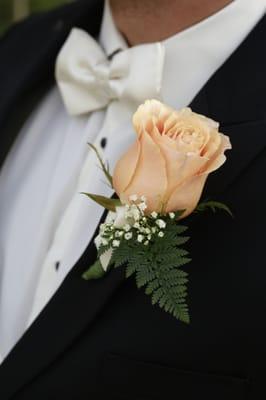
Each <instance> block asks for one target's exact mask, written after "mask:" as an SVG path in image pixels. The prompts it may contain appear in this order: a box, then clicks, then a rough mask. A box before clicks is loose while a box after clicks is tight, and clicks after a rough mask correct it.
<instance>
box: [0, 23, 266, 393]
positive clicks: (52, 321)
mask: <svg viewBox="0 0 266 400" xmlns="http://www.w3.org/2000/svg"><path fill="white" fill-rule="evenodd" d="M263 24H264V25H263V26H264V28H265V22H264V23H263ZM260 30H262V29H261V28H260V26H258V28H256V29H255V31H254V32H256V31H257V32H258V34H257V37H256V40H258V41H259V42H260V43H263V41H260V40H261V38H260ZM264 31H265V29H264ZM252 35H254V33H252ZM255 36H256V35H255ZM247 40H248V44H246V42H245V43H244V44H243V45H242V46H244V47H247V49H246V50H245V51H243V50H241V49H238V50H237V52H236V53H235V54H234V55H233V56H232V57H231V58H230V60H229V61H228V63H229V66H228V65H227V63H226V64H225V66H223V67H222V68H221V69H220V70H219V71H218V72H217V73H216V74H215V75H214V76H213V77H212V78H211V79H210V81H209V82H208V83H207V85H206V86H205V87H204V88H203V89H202V90H201V92H200V93H199V94H198V95H197V96H196V98H195V99H194V100H193V102H192V104H191V107H192V108H193V109H194V111H196V112H199V113H202V114H206V115H208V116H210V117H211V118H215V119H217V120H221V121H222V125H223V127H224V128H226V130H225V133H228V134H229V135H230V137H231V140H232V142H233V145H234V151H233V152H231V155H230V157H229V160H228V164H227V165H229V167H227V169H226V168H224V169H222V170H223V172H221V175H218V173H217V174H214V178H213V180H212V181H211V180H210V183H209V184H208V187H207V188H208V189H207V193H215V194H216V193H218V192H219V191H220V190H221V187H220V182H221V180H222V181H223V182H224V185H223V187H224V188H225V187H226V186H227V185H228V184H229V183H232V179H233V180H234V179H236V178H237V177H238V176H239V174H240V173H241V172H242V171H243V170H244V169H245V168H246V167H247V166H248V165H249V163H250V162H251V161H252V159H254V157H256V156H257V155H258V154H259V153H260V152H261V151H262V149H263V148H264V147H265V145H266V138H265V135H263V134H262V130H261V129H254V131H253V130H252V131H251V129H249V128H252V124H255V125H256V124H259V126H260V127H262V125H261V124H264V126H265V123H264V122H261V124H260V123H258V122H256V121H258V120H261V121H263V120H264V118H265V115H264V114H263V115H258V113H257V108H256V107H252V106H251V103H252V101H253V99H251V100H252V101H251V100H250V98H248V96H245V99H243V98H242V94H243V87H241V85H242V84H243V80H244V79H247V76H244V75H245V74H244V73H243V78H242V77H240V78H241V79H239V76H238V74H237V70H238V68H239V65H240V66H242V65H243V64H239V62H242V61H243V56H244V55H245V57H247V56H249V54H250V52H252V53H253V52H254V54H253V57H255V58H254V59H253V60H254V65H255V66H256V67H257V66H258V64H257V63H258V62H259V61H258V60H257V58H258V54H257V52H256V51H253V49H252V40H250V39H249V38H248V39H247ZM256 40H255V39H253V41H256ZM61 41H62V37H61ZM61 44H62V43H61V42H60V44H59V40H58V44H57V46H55V47H56V51H55V48H54V50H53V51H54V57H53V59H54V58H55V56H56V52H57V51H58V48H59V47H60V45H61ZM242 46H241V47H242ZM245 53H246V54H245ZM263 61H264V68H265V59H264V60H263ZM255 66H254V68H255ZM248 73H249V71H248ZM232 75H233V76H235V79H236V80H238V79H239V82H238V83H237V84H235V86H231V87H230V84H228V83H227V82H226V81H225V80H226V79H229V78H231V82H232V80H233V78H232ZM263 76H264V73H263V74H262V75H260V79H262V78H263ZM247 82H248V80H247V81H246V85H247ZM224 85H225V86H226V89H227V90H225V88H224ZM215 86H216V88H215ZM249 86H250V85H249ZM247 89H249V87H248V88H247ZM264 89H265V88H264ZM235 90H239V94H237V93H233V92H234V91H235ZM264 93H265V91H264ZM264 93H263V96H261V91H260V90H259V91H258V93H257V94H256V96H258V99H259V100H258V101H262V99H264ZM233 95H234V99H232V96H233ZM227 96H231V97H230V99H231V100H230V101H231V102H232V105H231V106H230V107H228V108H225V107H224V102H227V101H228V99H227ZM246 100H247V101H248V102H249V104H250V107H251V108H249V107H247V106H246V107H245V109H247V108H248V109H249V113H243V112H242V111H241V110H242V105H243V102H244V101H246ZM219 104H220V105H219ZM232 107H233V108H232ZM234 110H235V111H236V113H235V114H234ZM234 115H236V116H237V120H236V121H235V120H234V119H233V117H234ZM219 117H221V118H219ZM261 117H263V118H261ZM248 120H251V121H252V122H248ZM229 124H230V125H231V126H230V127H229ZM249 124H251V126H250V125H249ZM256 128H257V126H256ZM222 130H223V129H222ZM240 134H241V138H240ZM251 135H252V138H251ZM251 139H252V140H251ZM250 142H252V143H250ZM255 142H256V143H255ZM247 144H248V145H249V146H247ZM246 147H247V148H246ZM222 170H221V171H222ZM217 181H219V183H216V182H217ZM217 189H218V190H217ZM219 189H220V190H219ZM95 257H96V249H95V247H94V243H93V241H92V242H91V243H90V245H89V246H88V248H87V249H86V251H85V253H84V254H83V255H82V257H81V259H80V260H79V262H78V263H77V265H76V266H75V267H74V268H73V269H72V271H71V272H70V273H69V274H68V276H67V277H66V279H65V281H64V282H63V284H62V286H61V287H60V288H59V290H58V291H57V293H56V294H55V295H54V297H53V298H52V299H51V301H50V302H49V303H48V305H47V306H46V307H45V309H44V310H43V311H42V313H41V314H40V316H39V317H38V318H37V320H36V321H35V322H34V323H33V325H32V326H31V327H30V329H29V330H28V331H27V332H26V334H25V335H24V336H23V338H22V339H21V340H20V341H19V343H18V344H17V345H16V347H15V348H14V349H13V351H12V352H11V353H10V355H9V356H8V358H7V359H6V360H5V362H4V363H3V365H2V367H1V368H0V379H1V382H2V385H1V387H0V397H1V396H2V397H3V398H9V397H10V396H12V395H13V394H14V393H16V392H17V391H18V390H20V389H22V387H23V386H25V385H26V384H27V383H29V382H30V381H32V380H33V379H34V378H35V377H36V376H37V375H39V374H40V373H41V372H42V371H43V370H44V369H46V368H48V366H49V364H50V363H51V362H52V361H54V360H55V359H56V358H58V357H59V356H60V355H62V354H63V353H64V352H65V351H66V350H67V348H69V347H70V346H71V345H72V344H73V343H74V342H75V340H77V339H78V337H79V336H80V335H81V334H82V332H84V331H85V330H87V329H89V328H90V326H91V325H92V324H93V323H94V322H95V319H96V318H97V316H98V315H99V314H100V313H101V312H103V311H104V307H105V306H106V304H107V303H108V302H110V299H111V297H112V296H113V295H114V294H115V292H116V291H117V290H118V288H119V286H120V285H121V284H122V282H123V280H124V273H123V268H120V269H117V270H113V271H111V272H110V273H109V274H107V275H106V276H105V277H104V278H103V279H101V280H99V281H90V282H86V281H83V280H82V279H81V274H82V272H83V271H84V270H85V269H86V268H87V267H88V266H89V265H90V264H91V263H92V262H93V261H94V259H95ZM10 382H12V383H10Z"/></svg>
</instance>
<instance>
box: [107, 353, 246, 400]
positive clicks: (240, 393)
mask: <svg viewBox="0 0 266 400" xmlns="http://www.w3.org/2000/svg"><path fill="white" fill-rule="evenodd" d="M101 382H102V384H103V387H104V390H106V392H107V393H108V398H109V399H110V398H111V399H117V400H119V399H121V400H122V399H123V400H151V399H157V400H168V399H171V400H175V399H177V400H179V399H184V400H195V399H197V398H200V399H204V400H243V399H246V392H247V386H248V381H247V379H245V378H238V377H233V376H223V375H216V374H208V373H200V372H199V373H197V372H191V371H182V370H178V369H175V368H171V367H165V366H161V365H157V364H149V363H145V362H140V361H135V360H131V359H127V358H124V357H121V356H117V355H108V356H107V357H106V359H105V361H104V366H103V370H102V377H101ZM110 396H111V397H110ZM112 396H113V397H112Z"/></svg>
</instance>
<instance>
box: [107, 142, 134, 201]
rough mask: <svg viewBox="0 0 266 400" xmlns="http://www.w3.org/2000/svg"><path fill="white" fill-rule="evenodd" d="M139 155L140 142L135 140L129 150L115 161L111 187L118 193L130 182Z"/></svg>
mask: <svg viewBox="0 0 266 400" xmlns="http://www.w3.org/2000/svg"><path fill="white" fill-rule="evenodd" d="M139 156H140V144H139V141H138V140H136V141H135V142H134V143H133V145H132V146H131V147H130V148H129V150H128V151H127V152H126V153H125V154H124V155H123V156H122V157H121V158H120V160H119V161H118V162H117V163H116V166H115V169H114V174H113V187H114V189H115V191H116V193H117V194H118V196H119V195H120V193H122V192H123V191H124V190H125V189H126V188H127V186H128V185H129V184H130V182H131V179H132V177H133V175H134V173H135V170H136V168H137V164H138V160H139Z"/></svg>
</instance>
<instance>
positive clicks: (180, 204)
mask: <svg viewBox="0 0 266 400" xmlns="http://www.w3.org/2000/svg"><path fill="white" fill-rule="evenodd" d="M207 177H208V175H207V174H204V175H200V176H193V177H192V178H190V179H188V180H187V181H185V182H184V184H183V185H181V186H179V187H178V188H177V189H176V190H174V191H173V193H172V195H171V197H170V199H169V201H168V203H167V205H166V209H165V211H166V212H171V211H178V210H186V211H185V212H184V214H182V218H184V217H187V216H188V215H189V214H191V213H192V211H193V210H194V209H195V208H196V206H197V204H198V202H199V200H200V197H201V194H202V190H203V187H204V185H205V182H206V179H207Z"/></svg>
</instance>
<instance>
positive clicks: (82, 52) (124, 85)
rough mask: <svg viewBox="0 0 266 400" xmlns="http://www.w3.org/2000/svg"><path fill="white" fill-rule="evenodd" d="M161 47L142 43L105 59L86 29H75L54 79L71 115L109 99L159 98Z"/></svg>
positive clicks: (59, 57)
mask: <svg viewBox="0 0 266 400" xmlns="http://www.w3.org/2000/svg"><path fill="white" fill-rule="evenodd" d="M163 65H164V46H163V45H162V44H161V43H154V44H144V45H139V46H136V47H132V48H129V49H126V50H123V51H121V52H118V53H117V54H115V55H114V56H113V58H112V60H111V61H110V60H108V58H107V56H106V54H105V53H104V51H103V50H102V48H101V47H100V46H99V44H98V43H97V42H96V41H95V40H94V39H93V38H92V37H91V36H90V35H88V34H87V32H85V31H83V30H81V29H77V28H74V29H72V31H71V32H70V35H69V37H68V39H67V40H66V42H65V44H64V45H63V47H62V49H61V51H60V53H59V55H58V57H57V61H56V79H57V83H58V86H59V88H60V91H61V94H62V97H63V100H64V103H65V106H66V108H67V110H68V112H69V114H71V115H80V114H85V113H88V112H91V111H94V110H98V109H101V108H105V107H106V106H107V105H108V104H109V102H111V101H112V100H123V101H125V102H129V103H132V102H133V103H136V105H138V104H140V103H142V102H143V101H145V100H146V99H149V98H157V99H159V98H160V91H161V85H162V73H163Z"/></svg>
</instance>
